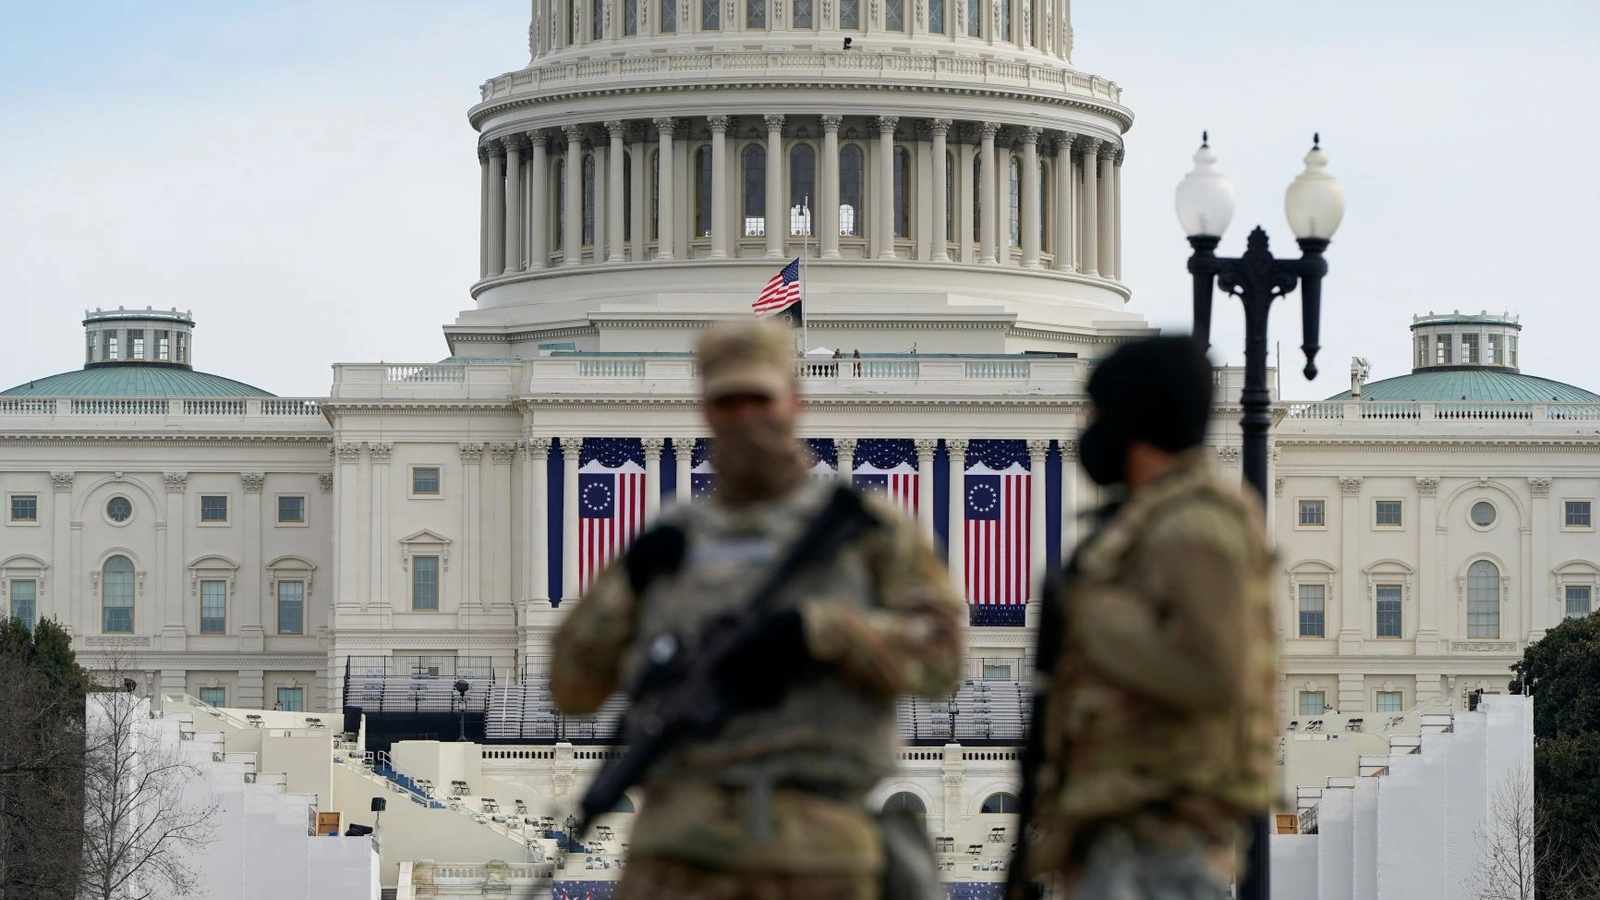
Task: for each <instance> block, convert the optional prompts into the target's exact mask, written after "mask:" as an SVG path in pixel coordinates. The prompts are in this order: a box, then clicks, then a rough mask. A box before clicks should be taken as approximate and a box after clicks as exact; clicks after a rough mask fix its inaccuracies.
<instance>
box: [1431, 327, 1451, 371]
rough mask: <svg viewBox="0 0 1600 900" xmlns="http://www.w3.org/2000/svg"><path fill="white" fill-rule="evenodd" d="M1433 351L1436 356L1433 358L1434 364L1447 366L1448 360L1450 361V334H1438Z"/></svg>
mask: <svg viewBox="0 0 1600 900" xmlns="http://www.w3.org/2000/svg"><path fill="white" fill-rule="evenodd" d="M1434 352H1435V353H1436V356H1435V358H1434V364H1435V365H1440V366H1448V365H1450V362H1451V360H1450V335H1448V334H1441V335H1439V342H1438V343H1437V344H1435V345H1434Z"/></svg>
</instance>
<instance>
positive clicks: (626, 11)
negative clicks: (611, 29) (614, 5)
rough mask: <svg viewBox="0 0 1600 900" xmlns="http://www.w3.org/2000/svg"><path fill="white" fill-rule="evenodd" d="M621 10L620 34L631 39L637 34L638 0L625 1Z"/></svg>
mask: <svg viewBox="0 0 1600 900" xmlns="http://www.w3.org/2000/svg"><path fill="white" fill-rule="evenodd" d="M622 9H623V12H622V33H623V34H625V35H627V36H628V37H632V36H634V35H636V34H638V33H639V0H627V2H626V3H624V4H623V7H622Z"/></svg>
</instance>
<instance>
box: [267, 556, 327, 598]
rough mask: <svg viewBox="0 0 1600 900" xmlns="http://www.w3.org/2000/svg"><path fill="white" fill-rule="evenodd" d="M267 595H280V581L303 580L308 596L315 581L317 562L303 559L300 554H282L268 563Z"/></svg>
mask: <svg viewBox="0 0 1600 900" xmlns="http://www.w3.org/2000/svg"><path fill="white" fill-rule="evenodd" d="M266 569H267V596H269V597H276V596H277V595H278V582H279V581H280V580H282V581H303V582H305V586H306V594H305V595H306V597H308V598H309V597H310V596H311V588H312V585H313V583H314V581H315V577H314V576H315V574H316V571H317V566H316V563H313V562H310V561H308V560H304V559H301V558H300V557H298V556H280V557H278V558H277V559H274V560H273V561H272V562H269V563H267V565H266Z"/></svg>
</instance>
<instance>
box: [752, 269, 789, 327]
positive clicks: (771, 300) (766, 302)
mask: <svg viewBox="0 0 1600 900" xmlns="http://www.w3.org/2000/svg"><path fill="white" fill-rule="evenodd" d="M799 302H800V258H799V257H795V258H794V259H793V260H791V261H790V262H789V264H788V265H787V266H784V267H783V268H782V269H780V270H778V274H776V275H774V276H772V278H770V279H768V281H767V286H766V287H764V288H762V289H761V295H760V296H759V297H757V298H756V302H754V303H752V304H750V308H751V309H753V310H754V311H755V314H756V315H758V316H759V315H762V314H765V313H770V312H777V311H779V310H781V309H787V308H789V307H790V306H793V305H794V304H796V303H799Z"/></svg>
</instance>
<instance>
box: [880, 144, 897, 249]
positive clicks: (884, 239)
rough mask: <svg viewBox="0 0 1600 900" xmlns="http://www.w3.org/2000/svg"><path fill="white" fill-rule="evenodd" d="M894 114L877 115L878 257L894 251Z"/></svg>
mask: <svg viewBox="0 0 1600 900" xmlns="http://www.w3.org/2000/svg"><path fill="white" fill-rule="evenodd" d="M899 123H900V119H899V118H898V117H896V116H879V117H878V118H877V120H876V124H877V126H878V258H879V259H895V258H896V256H895V252H894V215H895V207H894V128H895V126H896V125H898V124H899Z"/></svg>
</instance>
